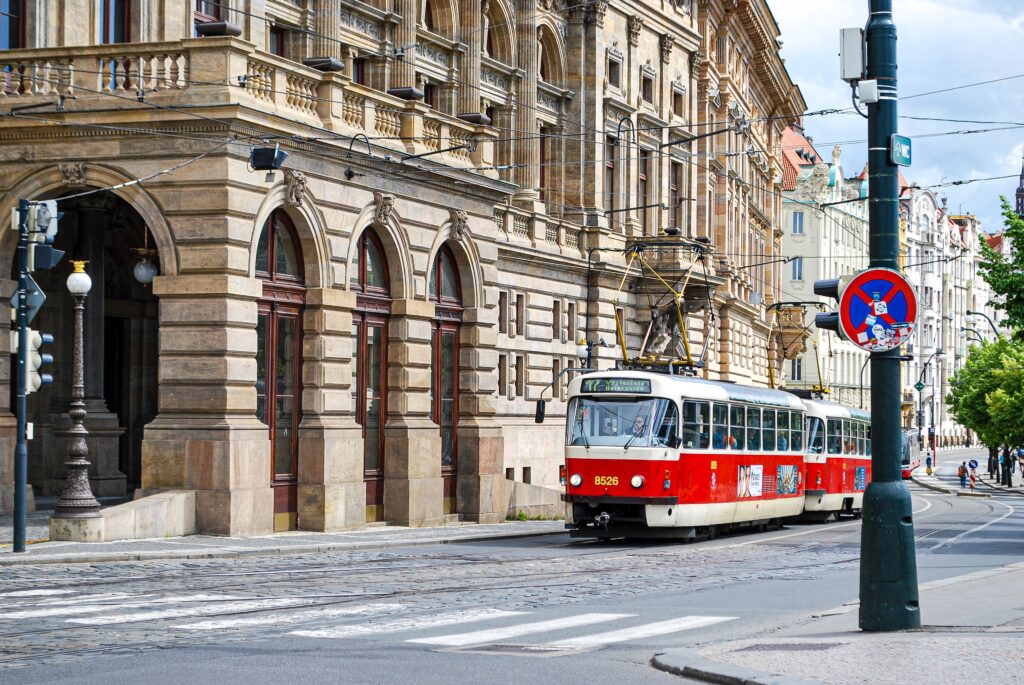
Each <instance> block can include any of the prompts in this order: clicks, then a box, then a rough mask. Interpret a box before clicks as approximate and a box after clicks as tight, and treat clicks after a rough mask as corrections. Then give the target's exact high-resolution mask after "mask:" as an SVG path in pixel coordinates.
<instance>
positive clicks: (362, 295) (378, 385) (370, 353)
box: [349, 228, 391, 522]
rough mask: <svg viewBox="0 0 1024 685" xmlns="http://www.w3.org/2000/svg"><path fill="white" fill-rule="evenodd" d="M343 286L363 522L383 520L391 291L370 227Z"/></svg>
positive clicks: (379, 250) (385, 261)
mask: <svg viewBox="0 0 1024 685" xmlns="http://www.w3.org/2000/svg"><path fill="white" fill-rule="evenodd" d="M349 288H350V289H351V290H353V291H355V292H356V294H357V297H356V310H355V311H354V312H352V412H353V415H354V416H355V420H356V423H358V424H359V425H360V426H362V427H363V479H364V480H365V482H366V520H367V521H368V522H372V521H382V520H383V519H384V516H383V515H384V431H383V430H382V428H383V425H384V417H386V416H387V389H388V386H387V366H388V364H387V324H388V315H389V314H390V311H391V289H390V280H389V278H388V264H387V259H386V257H385V256H384V248H383V246H382V245H381V243H380V239H378V238H377V235H376V233H374V231H373V229H371V228H368V229H366V230H365V231H363V233H362V235H360V236H359V239H358V243H357V245H356V254H355V260H354V262H353V264H352V274H351V276H350V277H349Z"/></svg>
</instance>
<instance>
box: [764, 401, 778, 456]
mask: <svg viewBox="0 0 1024 685" xmlns="http://www.w3.org/2000/svg"><path fill="white" fill-rule="evenodd" d="M761 424H762V425H763V426H764V431H763V437H764V448H765V450H771V451H775V410H774V409H764V410H762V411H761Z"/></svg>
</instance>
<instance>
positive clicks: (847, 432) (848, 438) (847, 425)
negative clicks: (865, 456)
mask: <svg viewBox="0 0 1024 685" xmlns="http://www.w3.org/2000/svg"><path fill="white" fill-rule="evenodd" d="M853 426H854V424H853V421H843V445H844V449H843V452H844V453H845V454H856V453H857V436H856V435H855V434H854V429H853Z"/></svg>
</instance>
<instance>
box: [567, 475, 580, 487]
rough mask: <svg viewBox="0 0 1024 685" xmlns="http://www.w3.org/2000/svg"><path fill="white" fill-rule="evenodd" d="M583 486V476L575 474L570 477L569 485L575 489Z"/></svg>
mask: <svg viewBox="0 0 1024 685" xmlns="http://www.w3.org/2000/svg"><path fill="white" fill-rule="evenodd" d="M582 484H583V476H581V475H580V474H578V473H574V474H572V475H571V476H569V485H571V486H573V487H574V488H578V487H579V486H580V485H582Z"/></svg>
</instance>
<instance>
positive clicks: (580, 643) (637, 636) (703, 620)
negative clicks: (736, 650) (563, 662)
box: [545, 616, 736, 649]
mask: <svg viewBox="0 0 1024 685" xmlns="http://www.w3.org/2000/svg"><path fill="white" fill-rule="evenodd" d="M735 619H736V617H735V616H684V617H682V618H674V619H671V620H669V621H659V622H657V623H648V624H646V625H641V626H634V627H632V628H623V629H622V630H613V631H611V632H608V633H597V634H595V635H584V636H582V637H574V638H570V639H568V640H559V641H557V642H549V643H547V644H546V645H545V646H547V647H556V648H564V649H589V648H592V647H603V646H604V645H609V644H613V643H615V642H626V641H629V640H641V639H643V638H647V637H657V636H659V635H668V634H669V633H679V632H682V631H684V630H693V629H694V628H704V627H707V626H711V625H714V624H716V623H722V622H724V621H732V620H735Z"/></svg>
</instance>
